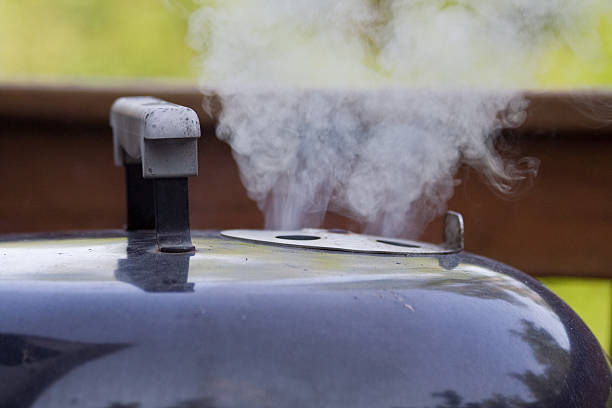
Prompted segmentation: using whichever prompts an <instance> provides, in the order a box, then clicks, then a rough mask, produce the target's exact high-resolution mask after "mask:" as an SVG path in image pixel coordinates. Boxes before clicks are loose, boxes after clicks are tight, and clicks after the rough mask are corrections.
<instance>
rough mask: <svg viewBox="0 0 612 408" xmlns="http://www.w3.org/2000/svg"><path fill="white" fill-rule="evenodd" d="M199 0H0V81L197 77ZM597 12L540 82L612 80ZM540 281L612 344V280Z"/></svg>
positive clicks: (607, 38)
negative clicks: (591, 26)
mask: <svg viewBox="0 0 612 408" xmlns="http://www.w3.org/2000/svg"><path fill="white" fill-rule="evenodd" d="M197 3H198V2H197V1H192V0H176V1H173V0H167V1H162V0H153V1H151V0H129V1H126V0H0V81H5V82H6V81H9V82H10V81H19V82H24V81H31V80H37V81H39V80H43V81H44V80H51V81H53V80H61V81H62V82H65V81H67V80H68V81H69V80H79V81H80V80H82V79H87V80H91V79H92V78H106V79H107V80H108V79H109V78H111V79H112V78H120V77H128V78H163V79H183V80H187V81H195V78H196V75H195V70H194V67H195V57H196V54H195V52H194V51H193V50H191V49H190V48H189V47H188V46H187V44H186V41H185V37H186V35H187V30H188V18H189V13H190V11H191V10H190V9H193V8H194V7H197ZM200 3H202V1H200ZM601 4H602V5H603V4H605V3H603V2H602V3H601ZM592 12H593V15H594V16H595V18H594V21H596V22H597V32H598V34H599V37H600V38H597V39H594V38H592V37H589V36H584V37H583V38H582V39H580V40H579V41H578V42H577V43H573V44H572V47H571V48H570V47H569V46H568V45H567V44H562V43H560V44H557V45H554V46H551V47H550V49H549V50H548V52H546V53H544V54H543V55H539V56H537V57H536V58H537V59H538V66H539V74H538V81H539V83H540V86H542V87H553V88H554V87H575V86H595V87H597V86H605V85H612V12H604V10H603V6H602V7H601V9H597V8H595V9H593V10H592ZM581 41H582V42H583V43H581ZM573 50H579V53H576V52H575V51H573ZM542 281H543V282H544V283H545V284H546V285H548V286H549V287H550V288H552V289H553V291H555V292H556V293H557V294H558V295H559V296H561V297H562V298H563V299H565V300H566V301H567V302H568V303H569V304H570V305H571V306H572V307H573V308H574V309H575V310H576V311H577V312H578V313H579V314H580V315H581V316H582V318H583V319H584V320H585V321H586V322H587V323H588V324H589V326H590V327H591V329H592V330H593V331H594V332H595V334H596V335H597V336H598V338H599V340H600V342H601V344H602V345H603V346H604V347H605V348H606V349H607V350H608V352H610V349H609V348H610V344H611V341H612V339H611V336H610V333H611V330H612V327H611V323H610V322H611V320H612V281H610V280H598V279H574V278H547V279H542Z"/></svg>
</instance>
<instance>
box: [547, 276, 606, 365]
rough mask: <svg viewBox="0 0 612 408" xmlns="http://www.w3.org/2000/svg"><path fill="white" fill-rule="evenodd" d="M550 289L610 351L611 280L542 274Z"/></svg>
mask: <svg viewBox="0 0 612 408" xmlns="http://www.w3.org/2000/svg"><path fill="white" fill-rule="evenodd" d="M540 281H542V283H544V284H545V285H546V286H547V287H548V288H549V289H550V290H552V291H553V292H555V293H556V294H557V295H558V296H559V297H560V298H561V299H563V300H564V301H565V302H566V303H567V304H568V305H570V306H571V307H572V309H574V310H575V311H576V313H578V315H579V316H580V317H581V318H582V319H583V320H584V321H585V322H586V324H587V325H588V326H589V328H590V329H591V331H593V333H594V334H595V336H596V337H597V339H598V340H599V343H600V344H601V346H602V347H603V348H604V349H605V350H606V351H607V352H608V354H610V352H612V350H611V349H610V346H611V341H612V337H611V333H612V281H611V280H606V279H585V278H561V277H558V278H542V279H540Z"/></svg>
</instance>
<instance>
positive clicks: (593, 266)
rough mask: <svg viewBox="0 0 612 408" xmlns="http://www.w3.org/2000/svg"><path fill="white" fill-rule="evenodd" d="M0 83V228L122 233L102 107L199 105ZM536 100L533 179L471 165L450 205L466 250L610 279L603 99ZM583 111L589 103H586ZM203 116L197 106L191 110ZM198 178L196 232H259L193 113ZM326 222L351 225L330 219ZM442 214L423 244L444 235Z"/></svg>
mask: <svg viewBox="0 0 612 408" xmlns="http://www.w3.org/2000/svg"><path fill="white" fill-rule="evenodd" d="M176 89H177V87H170V88H167V89H166V88H159V87H155V88H147V87H143V88H138V87H132V88H127V89H113V88H105V89H103V90H101V89H99V88H78V87H76V88H74V87H73V88H52V87H42V88H41V87H20V86H11V87H9V86H4V87H0V175H1V177H2V187H3V188H2V193H0V233H5V232H38V231H56V230H76V229H99V228H120V227H121V226H122V225H123V223H124V217H125V203H124V202H125V191H124V180H123V173H122V169H120V168H116V167H114V165H113V162H112V141H111V133H110V128H109V127H108V125H107V117H108V108H109V107H110V104H111V103H112V101H113V100H114V99H115V97H117V96H119V95H123V94H127V95H134V94H150V95H151V94H152V95H157V96H160V97H164V98H166V99H168V100H171V101H173V102H177V103H182V104H186V105H190V106H194V107H198V106H199V104H200V101H201V96H200V95H199V94H198V93H197V92H195V91H194V90H193V88H190V87H183V88H180V87H178V91H177V90H176ZM584 98H585V96H584V94H580V95H575V94H541V95H537V96H534V97H533V99H532V106H531V110H530V114H529V115H530V116H529V121H528V122H527V124H526V125H524V126H523V127H522V128H521V129H519V131H514V133H515V134H517V135H519V134H520V137H518V138H517V139H516V146H517V148H518V149H520V150H521V153H522V154H524V155H530V156H535V157H538V158H539V159H540V160H541V171H540V174H539V176H538V178H537V180H536V182H535V185H534V186H533V187H532V188H531V189H530V190H528V191H527V192H525V193H524V194H523V195H522V196H521V197H518V198H517V199H512V200H509V199H508V198H503V197H499V196H498V195H497V194H495V193H494V192H492V191H491V189H490V188H489V187H488V186H487V185H486V183H483V182H482V180H481V179H480V177H479V176H478V175H477V174H476V173H474V172H473V171H470V170H469V169H462V170H461V171H460V173H459V177H460V178H461V179H462V184H461V185H460V186H459V187H458V188H457V190H456V193H455V197H454V198H453V199H452V200H451V201H450V203H449V207H450V208H451V209H453V210H456V211H460V212H461V213H462V214H463V215H464V218H465V222H466V248H467V249H468V250H469V251H471V252H475V253H478V254H482V255H484V256H488V257H491V258H494V259H498V260H500V261H502V262H506V263H508V264H510V265H513V266H515V267H518V268H520V269H522V270H524V271H526V272H528V273H530V274H533V275H540V276H542V275H584V276H601V277H603V276H606V277H612V256H611V253H612V243H611V240H612V137H610V135H611V134H612V131H611V130H610V127H609V126H607V125H606V123H603V122H597V121H595V120H594V118H595V115H593V114H592V113H593V112H597V109H599V107H602V106H605V105H606V103H608V102H606V101H612V98H610V97H608V96H606V95H605V94H597V95H595V96H593V95H591V99H588V102H589V103H588V104H584V105H583V106H578V105H576V101H580V100H583V101H584ZM585 106H586V107H588V109H585ZM200 112H201V110H200ZM201 117H202V119H203V120H202V122H203V138H202V139H201V143H200V146H199V165H200V175H199V176H198V177H195V178H192V179H191V180H190V200H191V219H192V227H193V228H212V229H220V228H238V227H241V228H260V227H262V225H263V217H262V215H261V213H260V212H259V210H258V209H257V207H256V205H255V204H254V203H253V202H252V201H250V200H249V199H248V197H247V195H246V192H245V190H244V188H243V187H242V184H241V182H240V179H239V176H238V171H237V168H236V165H235V163H234V161H233V159H232V157H231V152H230V149H229V148H228V147H227V146H226V145H225V144H223V143H221V142H219V141H218V140H217V139H216V138H215V137H214V123H213V121H212V120H209V119H207V118H206V117H204V116H203V114H201ZM326 226H329V227H331V226H333V227H349V228H351V229H355V228H357V225H355V223H354V222H351V221H349V220H346V219H344V218H342V217H339V216H335V215H333V214H330V215H329V216H328V217H327V218H326ZM440 230H441V221H440V220H436V221H435V222H434V223H432V225H431V226H430V227H429V228H428V230H427V231H426V233H425V236H424V239H425V240H431V241H437V240H439V239H440V237H441V233H440Z"/></svg>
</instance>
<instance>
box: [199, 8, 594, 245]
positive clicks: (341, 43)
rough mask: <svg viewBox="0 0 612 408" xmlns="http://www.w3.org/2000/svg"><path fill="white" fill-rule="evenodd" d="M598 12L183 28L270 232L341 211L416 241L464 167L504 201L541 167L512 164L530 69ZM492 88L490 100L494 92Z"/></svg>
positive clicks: (241, 19)
mask: <svg viewBox="0 0 612 408" xmlns="http://www.w3.org/2000/svg"><path fill="white" fill-rule="evenodd" d="M588 7H589V1H588V0H586V1H580V2H577V1H569V0H538V1H532V0H514V1H501V0H462V1H460V0H455V1H453V0H443V1H436V0H403V1H400V0H378V1H375V0H354V1H350V0H342V1H329V0H291V1H283V0H268V1H264V0H260V1H258V0H228V1H225V2H222V3H221V2H219V3H217V4H213V5H204V6H202V7H201V8H200V9H199V10H198V11H196V12H195V13H194V14H193V15H192V17H191V20H190V43H191V45H192V46H193V47H194V48H195V49H197V50H198V51H199V52H200V53H201V55H202V64H201V83H202V86H203V88H204V91H205V92H207V93H214V94H216V95H218V96H219V98H220V101H221V104H222V112H221V114H220V116H219V125H218V129H217V135H218V137H219V138H220V139H222V140H224V141H226V142H228V143H229V144H230V145H231V146H232V149H233V152H234V157H235V158H236V160H237V162H238V165H239V168H240V172H241V177H242V180H243V182H244V184H245V186H246V188H247V189H248V192H249V195H250V197H251V198H253V199H254V200H257V202H258V204H259V206H260V208H262V209H263V210H264V211H265V213H266V226H267V227H269V228H287V229H289V228H298V227H304V226H317V225H319V224H320V223H321V221H322V219H323V216H324V214H325V211H326V210H327V209H332V210H334V211H338V212H341V213H343V214H345V215H348V216H350V217H353V218H355V219H358V220H359V221H361V222H362V224H363V226H364V228H365V229H366V230H367V231H368V232H372V233H380V234H384V235H401V234H409V235H412V236H415V235H418V233H419V232H420V230H421V229H422V227H423V226H424V224H425V223H426V222H427V221H429V220H430V219H431V218H432V217H434V216H435V215H438V214H440V213H441V212H442V211H444V209H445V205H446V201H447V200H448V199H449V198H450V197H451V196H452V194H453V189H454V186H455V184H456V181H455V180H454V174H455V172H456V170H457V168H458V166H459V165H460V164H461V163H467V164H469V165H471V166H473V167H475V168H477V169H478V170H480V171H481V172H482V173H483V174H484V175H485V176H486V177H487V178H488V179H489V180H490V181H491V182H492V184H493V185H495V186H496V187H498V188H499V189H500V190H502V191H504V192H507V191H509V190H510V189H511V188H512V186H513V185H514V184H515V183H516V182H518V181H520V180H522V179H525V178H526V177H531V176H533V175H534V174H535V172H536V171H537V160H535V159H531V160H529V159H527V160H523V161H520V162H512V161H508V160H504V159H503V158H502V157H501V156H500V154H499V153H498V152H497V151H496V149H495V140H496V137H497V136H498V135H499V132H500V130H501V129H502V128H504V127H509V126H516V125H519V124H520V123H521V122H522V120H523V119H524V112H525V108H526V101H525V99H524V98H523V97H522V95H521V93H520V92H518V91H516V90H512V89H518V88H522V87H529V86H533V85H534V83H535V70H536V68H537V66H536V61H537V59H536V58H532V57H533V56H534V55H538V53H540V52H541V51H542V50H543V49H545V47H547V46H549V45H550V44H551V43H553V42H555V41H566V39H570V38H572V37H573V36H574V32H575V31H576V30H583V29H584V26H583V25H580V24H579V22H581V21H584V18H583V12H584V10H585V8H588ZM493 90H495V91H493Z"/></svg>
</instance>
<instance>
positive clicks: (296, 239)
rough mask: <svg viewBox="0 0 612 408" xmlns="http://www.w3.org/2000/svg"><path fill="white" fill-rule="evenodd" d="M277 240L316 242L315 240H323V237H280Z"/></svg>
mask: <svg viewBox="0 0 612 408" xmlns="http://www.w3.org/2000/svg"><path fill="white" fill-rule="evenodd" d="M276 238H278V239H290V240H292V241H314V240H315V239H321V237H316V236H314V235H279V236H277V237H276Z"/></svg>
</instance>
